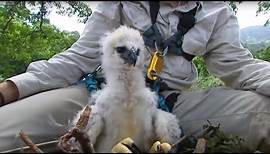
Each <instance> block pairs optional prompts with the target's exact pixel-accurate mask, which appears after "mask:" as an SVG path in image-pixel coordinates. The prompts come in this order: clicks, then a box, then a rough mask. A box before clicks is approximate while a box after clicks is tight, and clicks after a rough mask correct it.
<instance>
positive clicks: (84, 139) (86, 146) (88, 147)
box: [72, 128, 95, 153]
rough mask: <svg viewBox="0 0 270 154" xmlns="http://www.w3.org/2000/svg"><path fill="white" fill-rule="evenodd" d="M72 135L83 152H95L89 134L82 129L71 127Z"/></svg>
mask: <svg viewBox="0 0 270 154" xmlns="http://www.w3.org/2000/svg"><path fill="white" fill-rule="evenodd" d="M72 134H73V136H74V137H75V138H76V139H77V140H78V142H79V143H80V145H81V148H82V151H83V152H84V153H95V150H94V148H93V146H92V144H91V141H90V138H89V136H88V135H87V134H86V133H85V132H84V131H82V130H80V129H78V128H75V129H73V133H72Z"/></svg>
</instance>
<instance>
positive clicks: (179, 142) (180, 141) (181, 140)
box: [172, 135, 187, 148]
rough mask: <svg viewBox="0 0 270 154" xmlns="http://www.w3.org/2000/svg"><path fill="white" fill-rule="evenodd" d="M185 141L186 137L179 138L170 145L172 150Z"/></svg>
mask: <svg viewBox="0 0 270 154" xmlns="http://www.w3.org/2000/svg"><path fill="white" fill-rule="evenodd" d="M185 139H187V135H185V136H183V137H181V138H180V139H179V140H178V141H177V142H176V143H174V144H172V148H174V147H176V146H177V145H179V144H181V143H182V142H183V141H184V140H185Z"/></svg>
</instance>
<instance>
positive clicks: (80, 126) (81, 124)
mask: <svg viewBox="0 0 270 154" xmlns="http://www.w3.org/2000/svg"><path fill="white" fill-rule="evenodd" d="M91 110H92V109H91V108H90V107H89V106H88V105H87V106H86V107H85V108H84V110H83V112H82V114H81V115H80V118H79V120H78V121H77V123H76V125H75V127H74V128H73V129H71V130H70V131H68V132H67V133H66V134H64V135H63V136H62V137H60V140H59V143H58V147H59V148H60V149H61V150H62V151H64V152H72V151H77V150H78V149H77V148H76V147H74V146H72V145H71V144H70V140H71V139H72V138H75V139H76V140H77V141H78V142H79V143H80V145H81V148H82V150H83V151H85V152H88V153H93V152H94V148H93V147H92V144H91V140H90V139H89V136H88V135H87V134H85V133H84V132H83V130H84V129H85V128H86V126H87V124H88V120H89V117H90V113H91Z"/></svg>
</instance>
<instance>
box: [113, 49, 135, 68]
mask: <svg viewBox="0 0 270 154" xmlns="http://www.w3.org/2000/svg"><path fill="white" fill-rule="evenodd" d="M116 51H117V52H118V53H119V54H120V57H121V58H122V59H123V60H124V63H125V64H126V63H127V64H130V65H133V66H135V65H136V62H137V59H138V56H139V52H140V50H139V49H137V50H136V49H135V48H134V47H132V48H131V49H127V48H126V47H117V48H116Z"/></svg>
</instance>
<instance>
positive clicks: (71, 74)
mask: <svg viewBox="0 0 270 154" xmlns="http://www.w3.org/2000/svg"><path fill="white" fill-rule="evenodd" d="M119 4H120V2H100V4H99V5H98V6H97V8H96V10H95V11H94V12H93V14H92V15H91V16H90V18H89V20H88V21H87V24H86V26H85V29H84V31H83V33H82V35H81V36H80V38H79V39H78V40H77V41H76V42H75V43H74V44H73V45H72V46H71V47H70V48H69V49H67V50H66V51H64V52H62V53H59V54H57V55H55V56H53V57H52V58H50V59H49V60H41V61H36V62H32V63H31V64H30V65H29V66H28V68H27V71H26V72H25V73H23V74H20V75H17V76H14V77H11V78H9V79H7V80H11V81H13V82H14V83H15V84H16V86H17V87H18V90H19V94H20V96H19V97H20V98H22V97H25V96H29V95H32V94H34V93H37V92H41V91H45V90H50V89H55V88H61V87H66V86H69V85H71V84H73V83H75V82H77V81H78V80H79V79H80V78H81V77H82V75H83V74H85V73H89V72H92V71H93V70H94V68H95V67H96V66H97V65H99V64H100V51H99V48H100V47H99V40H100V38H101V37H102V36H103V35H104V33H106V32H107V31H111V30H112V29H114V28H116V27H118V26H119V25H120V14H119V13H120V12H119V6H120V5H119Z"/></svg>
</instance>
